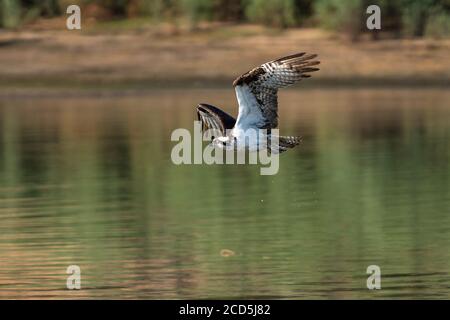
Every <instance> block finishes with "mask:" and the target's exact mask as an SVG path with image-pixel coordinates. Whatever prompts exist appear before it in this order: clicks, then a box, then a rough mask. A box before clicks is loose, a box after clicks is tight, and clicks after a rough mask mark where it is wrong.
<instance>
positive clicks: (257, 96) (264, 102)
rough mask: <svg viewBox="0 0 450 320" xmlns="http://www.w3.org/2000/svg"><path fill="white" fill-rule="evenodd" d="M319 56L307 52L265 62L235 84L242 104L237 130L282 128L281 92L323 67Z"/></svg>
mask: <svg viewBox="0 0 450 320" xmlns="http://www.w3.org/2000/svg"><path fill="white" fill-rule="evenodd" d="M316 57H317V55H315V54H306V53H305V52H302V53H297V54H294V55H290V56H286V57H283V58H279V59H277V60H273V61H270V62H267V63H264V64H263V65H261V66H260V67H257V68H255V69H253V70H251V71H249V72H247V73H245V74H243V75H242V76H240V77H239V78H237V79H236V80H235V81H234V82H233V86H234V87H235V91H236V96H237V99H238V102H239V115H238V118H237V122H236V127H238V128H242V129H244V130H245V129H248V128H259V129H271V128H276V127H277V125H278V97H277V93H278V89H280V88H284V87H287V86H290V85H292V84H294V83H296V82H298V81H300V80H301V79H303V78H309V77H310V76H311V75H310V74H309V73H310V72H313V71H317V70H319V68H315V67H313V66H315V65H318V64H319V63H320V62H319V61H317V60H314V58H316Z"/></svg>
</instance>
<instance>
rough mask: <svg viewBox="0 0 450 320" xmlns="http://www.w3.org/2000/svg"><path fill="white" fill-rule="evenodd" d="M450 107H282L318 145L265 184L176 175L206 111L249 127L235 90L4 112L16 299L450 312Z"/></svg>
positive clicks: (366, 96)
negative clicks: (185, 136)
mask: <svg viewBox="0 0 450 320" xmlns="http://www.w3.org/2000/svg"><path fill="white" fill-rule="evenodd" d="M449 101H450V92H448V91H445V90H437V89H428V90H417V89H414V90H407V89H396V90H392V91H391V90H382V89H374V90H365V89H360V90H354V91H352V90H344V89H340V90H332V89H327V90H313V89H311V90H297V89H293V90H287V91H284V92H283V93H282V95H281V101H280V105H281V107H280V111H279V113H280V131H281V133H282V134H286V135H302V136H303V138H304V143H303V145H302V147H301V148H297V149H294V150H291V151H289V152H287V153H284V154H282V156H281V158H280V170H279V173H278V174H277V175H275V176H261V175H260V174H259V172H260V171H259V169H260V168H259V167H258V166H249V165H240V166H238V165H234V166H231V165H228V166H220V165H213V166H208V165H190V166H189V165H181V166H175V165H174V164H172V162H171V159H170V153H171V149H172V147H173V146H174V145H175V143H173V142H171V141H170V134H171V132H172V130H173V129H175V128H180V127H184V128H188V129H190V130H192V127H193V122H192V121H193V120H194V119H196V115H195V106H196V104H197V103H199V102H209V103H213V104H215V105H217V106H219V107H222V108H224V109H225V110H227V111H228V112H230V113H232V114H235V113H236V110H235V105H236V102H235V98H234V94H233V91H232V90H230V89H227V90H176V91H173V90H161V91H149V92H146V93H141V94H137V95H125V96H122V97H121V96H120V95H114V96H108V95H106V96H104V95H99V96H97V95H95V94H86V95H79V96H78V95H76V94H75V95H69V96H68V97H67V96H65V95H61V96H53V95H48V96H45V95H44V96H25V97H20V96H3V97H0V218H1V222H0V298H144V299H161V298H169V299H173V298H176V299H180V298H282V299H303V298H317V299H330V298H333V299H348V298H357V299H362V298H446V299H449V298H450V210H449V208H450V188H449V187H450V142H449V141H450V105H449V104H450V103H449ZM223 249H228V250H232V251H233V252H234V253H235V254H234V255H232V256H222V255H221V254H220V252H221V250H223ZM73 264H74V265H78V266H80V268H81V276H82V289H81V290H78V291H76V290H75V291H71V290H67V289H66V278H67V276H68V275H67V274H66V268H67V266H69V265H73ZM369 265H378V266H380V268H381V272H382V289H381V290H378V291H369V290H368V289H367V287H366V279H367V276H368V275H367V274H366V269H367V267H368V266H369Z"/></svg>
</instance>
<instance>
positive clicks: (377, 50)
mask: <svg viewBox="0 0 450 320" xmlns="http://www.w3.org/2000/svg"><path fill="white" fill-rule="evenodd" d="M51 21H52V22H51V26H52V27H47V26H46V25H45V24H44V26H42V25H38V26H37V27H36V26H34V27H31V28H27V29H21V30H18V31H3V32H1V33H0V61H1V63H2V68H0V88H1V90H0V91H3V92H5V91H6V92H7V91H8V90H10V89H15V90H17V89H25V90H27V89H32V88H59V89H75V90H86V89H89V90H119V91H120V90H122V91H123V90H130V89H131V90H138V91H139V90H145V89H151V88H156V89H162V88H222V87H231V83H232V81H233V79H234V78H236V77H237V76H239V75H240V74H242V73H244V72H246V71H248V70H249V69H251V68H253V67H256V66H258V65H259V64H261V63H263V62H265V61H268V60H271V59H273V58H276V57H279V56H282V55H285V54H290V53H293V52H299V51H306V52H310V53H317V54H318V55H319V59H320V60H321V65H320V69H321V70H320V71H319V72H318V73H316V74H314V76H313V78H312V79H310V80H307V81H303V83H302V86H305V87H322V86H323V87H417V86H420V87H448V86H449V84H450V59H448V52H450V40H449V39H423V38H421V39H381V40H377V41H370V40H366V39H362V40H360V41H358V42H352V41H350V40H348V39H346V38H344V37H340V36H337V35H336V34H333V33H328V32H325V31H323V30H319V29H315V28H310V29H305V28H302V29H287V30H283V31H282V30H276V29H270V28H265V27H262V26H257V25H249V24H241V25H226V24H225V25H218V26H212V27H208V28H205V29H200V30H199V31H196V32H181V33H176V34H174V33H173V32H172V30H170V29H164V28H160V27H158V28H156V27H152V26H148V27H146V28H134V29H133V28H131V29H126V30H120V31H117V30H115V29H108V28H106V29H105V28H99V27H94V28H90V27H88V28H85V29H83V30H82V31H67V30H64V31H61V29H62V28H61V29H55V24H56V25H57V26H59V24H63V23H64V20H62V19H52V20H51ZM61 27H62V26H61Z"/></svg>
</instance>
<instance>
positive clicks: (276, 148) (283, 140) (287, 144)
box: [270, 136, 302, 153]
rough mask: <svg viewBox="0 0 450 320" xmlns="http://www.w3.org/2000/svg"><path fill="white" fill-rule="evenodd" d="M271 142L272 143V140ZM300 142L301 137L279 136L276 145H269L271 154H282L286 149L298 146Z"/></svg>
mask: <svg viewBox="0 0 450 320" xmlns="http://www.w3.org/2000/svg"><path fill="white" fill-rule="evenodd" d="M271 142H273V140H272V141H271ZM301 142H302V137H295V136H280V137H278V145H276V144H273V145H272V144H271V147H270V150H271V152H272V153H283V152H285V151H287V150H288V149H292V148H294V147H296V146H298V145H299V144H300V143H301Z"/></svg>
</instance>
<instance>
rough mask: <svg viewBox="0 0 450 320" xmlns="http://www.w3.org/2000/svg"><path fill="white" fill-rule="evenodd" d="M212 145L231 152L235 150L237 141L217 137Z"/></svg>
mask: <svg viewBox="0 0 450 320" xmlns="http://www.w3.org/2000/svg"><path fill="white" fill-rule="evenodd" d="M211 144H212V145H213V146H214V147H217V148H220V149H225V150H226V151H231V150H234V149H235V139H233V138H231V137H216V138H213V139H212V141H211Z"/></svg>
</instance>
